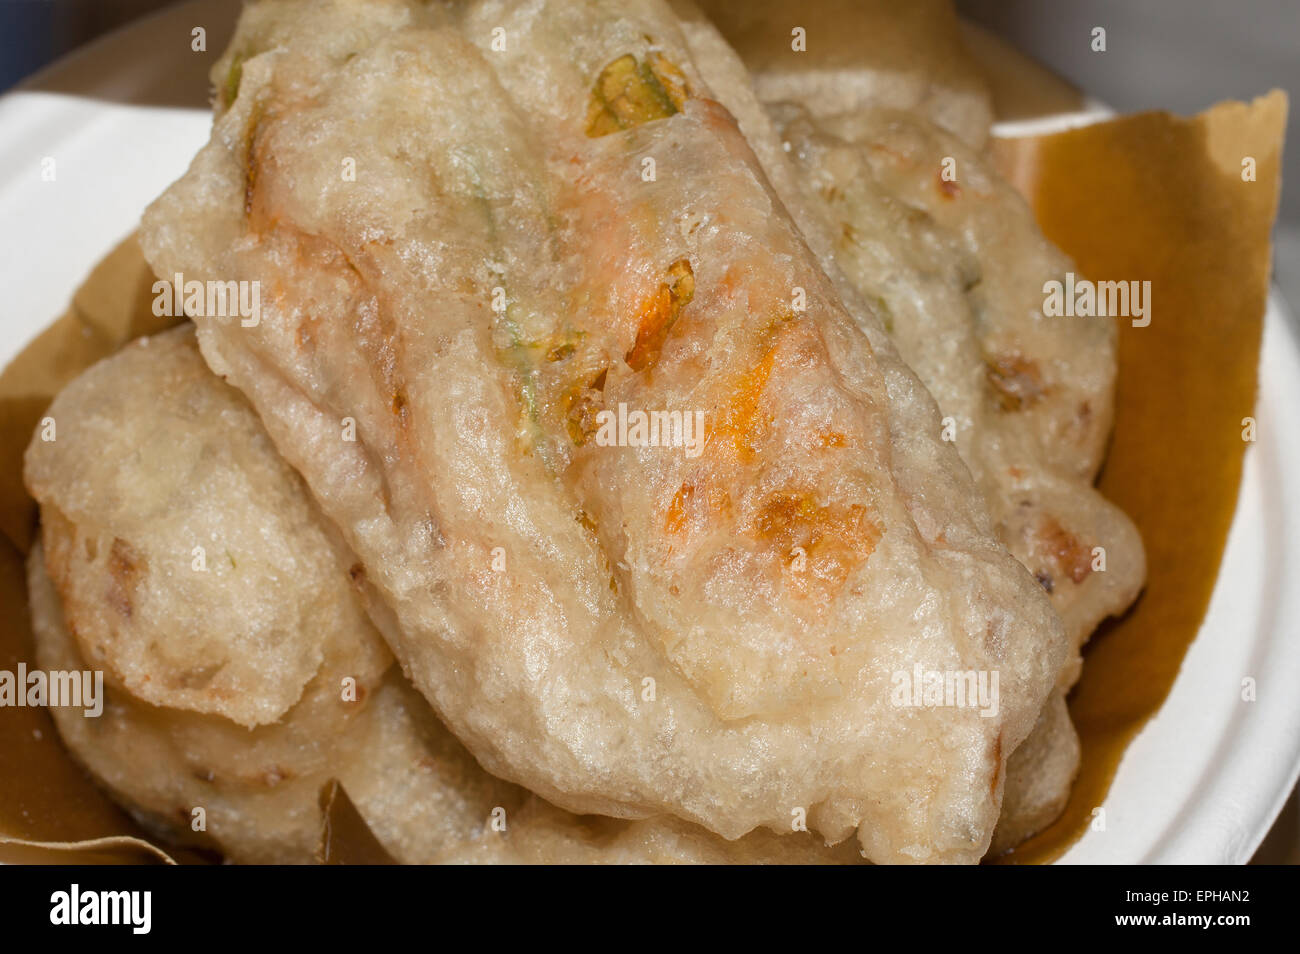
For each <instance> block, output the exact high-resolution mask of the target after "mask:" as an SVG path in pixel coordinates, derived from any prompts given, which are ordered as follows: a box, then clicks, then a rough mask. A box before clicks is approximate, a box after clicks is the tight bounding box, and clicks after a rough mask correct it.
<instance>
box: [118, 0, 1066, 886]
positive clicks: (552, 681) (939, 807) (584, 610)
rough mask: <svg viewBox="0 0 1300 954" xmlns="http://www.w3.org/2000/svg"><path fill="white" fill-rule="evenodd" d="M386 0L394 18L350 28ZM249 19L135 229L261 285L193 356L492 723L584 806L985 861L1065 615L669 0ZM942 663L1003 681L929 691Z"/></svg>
mask: <svg viewBox="0 0 1300 954" xmlns="http://www.w3.org/2000/svg"><path fill="white" fill-rule="evenodd" d="M369 7H374V8H376V9H379V10H382V11H383V17H384V18H386V19H385V20H384V22H385V23H393V24H397V23H404V24H405V25H404V26H401V27H394V28H393V29H392V30H390V31H388V32H385V33H383V34H382V35H375V34H374V33H373V32H371V33H363V32H358V33H356V34H350V35H349V36H350V38H351V39H353V40H354V41H355V42H351V43H346V44H340V43H337V42H334V41H333V40H331V41H329V42H326V41H324V40H323V39H322V37H327V36H328V37H334V36H338V35H340V31H339V30H338V29H335V27H337V26H338V24H339V23H344V24H346V22H348V18H349V17H355V16H356V15H358V11H359V10H362V9H365V8H369ZM375 22H378V18H376V21H375ZM271 23H275V24H276V25H275V26H273V27H272V26H269V25H268V24H271ZM286 23H288V24H289V25H288V26H286V25H285V24H286ZM232 50H233V51H235V52H233V53H232V54H230V55H228V56H227V57H226V58H225V60H223V62H222V63H221V64H219V66H218V71H219V72H218V75H219V77H234V82H233V83H232V84H231V85H232V86H233V88H232V89H231V95H229V96H227V97H225V100H224V102H223V110H222V112H221V113H220V115H219V117H218V119H217V122H216V125H215V127H214V132H213V137H212V140H211V142H210V143H209V145H208V146H206V147H205V148H204V150H203V151H202V152H201V153H200V155H199V156H198V157H197V158H196V160H195V162H194V164H193V166H192V167H191V170H190V171H189V173H188V174H187V175H186V176H185V177H184V178H183V179H182V180H181V181H180V182H178V183H177V184H176V185H175V186H173V187H172V189H170V190H169V191H168V192H167V193H166V194H165V195H164V196H163V197H162V198H161V199H160V200H159V201H158V202H157V203H155V205H154V206H153V207H151V209H150V210H149V212H148V213H147V215H146V218H145V222H144V229H143V233H142V244H143V245H144V247H145V249H146V253H147V255H148V256H149V258H150V261H151V262H152V264H153V265H154V267H155V269H156V270H157V271H158V272H159V273H160V274H164V275H170V274H173V273H176V272H180V273H184V275H185V276H186V277H187V278H194V279H199V280H219V281H230V280H236V281H257V282H259V283H260V287H261V288H262V289H263V294H262V302H263V307H262V313H261V316H260V323H258V324H257V325H256V326H255V327H245V326H244V325H242V324H241V323H240V322H238V321H232V320H229V319H227V318H223V317H220V316H212V315H198V316H196V322H197V324H198V326H199V337H200V343H201V345H202V348H203V352H204V356H205V357H206V358H207V360H208V362H209V364H210V365H211V366H212V367H213V368H214V369H215V370H216V371H218V372H219V373H220V374H222V375H223V376H226V377H228V379H229V380H230V382H231V383H232V384H234V385H235V386H237V387H238V388H240V389H241V390H242V391H244V392H245V394H246V395H247V396H248V397H249V399H250V400H251V402H252V404H253V405H254V406H255V408H256V409H257V411H258V413H259V414H260V416H261V417H262V420H263V422H264V423H265V425H266V427H267V430H268V432H269V433H270V434H271V436H272V438H273V439H274V440H275V442H276V444H277V446H278V447H279V449H280V450H281V452H282V453H283V454H284V456H285V457H286V459H288V460H289V461H290V462H291V463H292V464H293V466H294V467H295V468H296V469H297V470H299V471H300V472H301V473H302V474H303V475H304V477H305V479H306V481H307V483H308V484H309V486H310V487H311V490H312V493H313V495H314V496H315V498H316V500H317V501H318V502H319V504H320V506H321V508H322V510H323V511H324V512H325V513H326V514H327V515H328V516H329V517H330V518H331V520H332V521H333V522H335V523H336V524H337V525H338V526H339V528H340V530H341V531H342V534H343V536H344V537H345V539H346V540H347V542H348V544H349V545H350V547H351V548H352V549H353V550H354V551H355V552H356V553H357V555H358V557H359V559H360V561H361V562H362V564H363V566H364V568H365V572H366V575H367V579H368V580H369V582H370V584H371V585H372V586H373V587H374V591H375V593H376V595H377V597H378V598H379V599H380V600H382V603H383V605H384V607H386V609H387V610H388V611H390V614H381V616H380V620H381V628H382V629H383V631H384V635H385V637H386V639H387V640H388V642H389V643H390V645H391V646H392V647H393V649H394V652H395V653H396V655H397V656H398V657H399V659H401V661H402V663H403V666H404V667H405V668H406V669H407V670H408V672H409V673H410V674H411V677H412V679H413V680H414V682H415V684H416V686H417V688H419V689H420V691H421V692H422V693H423V694H424V695H425V696H426V697H427V698H428V699H429V700H430V701H431V702H432V703H433V704H434V706H435V707H436V708H437V709H438V711H439V712H440V714H441V715H442V716H443V717H444V718H445V720H446V721H447V722H448V724H449V725H450V726H451V728H452V729H453V731H454V732H455V733H456V734H457V735H458V736H459V737H460V738H461V739H462V740H463V741H464V742H465V743H466V745H467V746H468V747H469V748H470V750H471V751H472V752H474V754H475V756H476V757H477V758H478V759H479V760H480V761H481V762H482V763H483V764H484V765H485V766H486V767H487V768H489V769H490V770H492V771H493V772H495V773H497V774H499V775H501V776H503V777H506V778H509V779H511V780H514V781H517V782H520V783H523V784H525V785H527V786H528V787H530V788H532V789H534V790H535V791H537V792H539V793H540V794H542V795H544V796H546V797H547V798H549V799H551V800H553V801H555V802H556V803H557V804H560V805H563V806H565V807H567V808H569V809H571V810H575V811H584V812H586V811H598V812H602V813H606V814H610V815H621V816H628V817H636V816H643V815H647V814H653V813H658V812H664V813H670V814H674V815H677V816H679V817H681V818H685V819H689V820H692V821H696V822H698V823H700V824H703V825H704V826H706V827H708V828H710V829H712V830H714V831H716V832H719V833H721V834H724V835H728V836H736V835H740V834H743V833H744V832H747V831H750V830H752V829H753V828H755V827H757V826H760V825H765V826H768V827H771V828H773V829H774V830H779V831H786V830H788V829H789V827H790V824H791V818H792V817H796V818H797V817H800V816H801V815H802V814H804V813H806V814H807V817H808V819H809V823H810V825H811V826H812V827H813V828H815V829H816V830H818V831H820V832H821V833H822V834H824V835H825V836H827V837H828V838H830V839H832V840H838V839H841V838H843V837H845V836H847V835H848V834H850V833H852V832H853V831H854V830H855V829H856V830H857V832H858V835H859V838H860V840H861V843H862V845H863V847H864V849H865V850H866V852H867V855H868V857H870V858H872V859H874V860H881V861H885V860H932V861H933V860H953V861H973V860H976V859H977V858H978V857H980V855H981V854H982V853H983V852H984V850H985V848H986V847H987V845H988V843H989V839H990V835H991V832H992V828H993V825H994V822H995V821H996V818H997V815H998V806H999V801H1000V796H1001V787H1002V780H1003V774H1004V767H1005V761H1006V758H1007V756H1008V755H1009V753H1010V752H1011V751H1012V750H1014V748H1015V747H1016V746H1017V745H1018V744H1019V743H1020V741H1021V740H1022V739H1023V738H1024V737H1025V736H1026V735H1027V734H1028V732H1029V730H1030V727H1031V725H1032V724H1033V722H1034V720H1035V718H1036V716H1037V714H1038V712H1039V710H1040V708H1041V706H1042V704H1043V702H1044V700H1045V699H1046V697H1047V694H1048V692H1049V691H1050V689H1051V687H1052V685H1053V683H1054V682H1055V679H1056V675H1057V673H1058V671H1059V670H1060V668H1061V665H1062V662H1063V659H1064V654H1065V648H1066V647H1065V640H1064V634H1063V633H1062V631H1061V626H1060V623H1059V621H1058V620H1057V618H1056V617H1055V614H1054V613H1053V612H1052V611H1051V608H1050V606H1049V605H1048V602H1047V600H1046V598H1045V596H1044V594H1043V593H1042V591H1041V589H1040V588H1039V587H1038V586H1037V585H1036V584H1035V583H1034V582H1033V580H1032V578H1031V577H1029V576H1028V574H1026V573H1025V571H1024V570H1023V568H1022V567H1020V566H1019V565H1018V564H1016V563H1015V561H1014V560H1013V559H1011V558H1010V556H1009V555H1008V554H1007V553H1006V551H1005V550H1004V549H1003V548H1002V547H1001V546H1000V545H999V544H998V543H997V541H996V539H995V538H994V537H993V535H992V531H991V528H990V526H989V524H988V522H987V517H986V515H985V513H984V509H983V504H982V503H981V501H980V499H979V496H978V493H977V491H976V488H975V487H974V485H973V484H972V483H971V481H970V478H969V475H968V473H967V471H966V469H965V467H964V465H963V464H962V463H961V461H960V459H959V458H958V456H957V454H956V453H955V451H954V450H953V449H952V448H951V447H950V446H949V445H947V444H945V443H944V442H943V440H942V439H941V428H940V422H939V415H938V412H937V410H936V408H935V406H934V404H933V401H932V400H931V398H930V397H929V395H928V394H927V393H926V392H925V390H924V388H923V387H922V385H921V384H920V382H919V381H918V380H917V379H916V377H915V375H913V374H912V372H911V371H910V370H909V369H908V368H907V367H906V366H905V365H904V364H903V363H902V361H901V360H900V359H899V358H898V356H897V354H896V352H895V351H894V349H893V346H892V345H891V344H890V342H889V340H888V338H887V336H885V335H884V333H883V332H879V331H878V329H873V330H871V331H870V332H869V333H864V332H863V330H862V325H861V323H860V322H859V321H858V320H857V316H855V315H854V314H851V313H850V311H849V310H848V309H846V303H845V301H844V300H843V298H842V296H841V295H840V294H838V293H837V290H836V288H835V286H834V284H833V282H832V281H831V279H830V278H828V276H827V274H826V272H825V271H824V270H823V265H822V264H821V263H819V261H818V260H817V258H816V257H815V256H814V255H813V254H811V253H810V252H809V250H808V248H807V245H806V244H805V241H804V237H803V236H802V235H801V234H800V232H799V231H798V230H797V229H796V228H795V226H794V224H793V223H792V222H791V221H790V219H789V218H788V216H787V215H786V213H785V210H784V209H783V207H782V205H781V203H780V202H779V201H778V200H777V198H776V197H775V195H774V194H773V192H772V191H771V188H770V187H769V185H768V182H767V179H766V177H765V175H764V172H763V169H762V168H761V167H760V165H759V163H758V162H757V161H756V159H755V157H754V155H753V152H752V151H751V149H750V146H749V144H748V143H747V142H746V140H745V138H744V137H743V136H742V135H741V134H740V133H739V131H738V130H737V127H736V124H735V121H734V120H733V118H732V117H731V115H730V114H729V113H728V112H727V111H726V110H725V109H724V108H722V107H721V106H720V105H719V104H718V103H717V102H716V101H714V100H713V99H712V98H711V97H710V91H709V88H708V86H707V84H706V82H705V81H704V79H703V78H702V76H701V74H700V72H699V70H698V69H697V68H696V64H695V63H694V62H693V60H692V58H691V56H690V54H689V52H688V50H687V48H686V45H685V42H684V41H683V39H682V37H681V35H680V33H679V32H678V30H677V26H676V23H675V20H674V18H673V16H672V15H671V13H670V11H669V10H668V9H667V8H666V7H665V6H664V5H663V4H661V3H658V2H648V0H647V2H643V3H642V2H632V3H621V4H617V5H615V4H609V3H598V2H578V0H571V2H558V0H556V2H541V3H535V4H529V5H527V6H524V7H520V6H518V5H514V4H502V3H472V4H466V5H455V6H454V7H445V6H443V5H439V4H400V3H395V2H394V3H378V2H371V3H334V4H313V5H309V6H306V7H304V6H302V5H299V4H263V5H254V6H252V7H251V8H250V14H249V15H248V16H247V18H246V20H245V21H244V26H243V27H241V29H240V31H239V32H238V33H237V36H236V39H235V41H234V45H233V47H232ZM235 56H238V57H240V59H239V67H238V70H235V69H234V62H235V59H234V57H235ZM628 411H631V412H644V413H647V414H648V413H649V412H668V413H670V414H671V413H672V412H676V413H678V414H680V415H681V417H680V420H681V421H682V422H685V421H687V420H695V419H697V418H696V417H695V415H696V412H699V413H702V414H703V416H704V420H703V435H704V439H703V441H702V442H692V441H690V440H689V439H683V440H680V441H676V442H674V441H672V440H668V441H654V440H650V439H648V437H647V435H646V434H645V433H643V432H641V433H639V432H638V431H637V430H636V429H635V428H624V427H623V426H621V425H620V426H619V427H617V428H612V429H611V427H610V421H611V415H614V416H615V417H617V418H618V419H619V420H623V419H625V416H626V414H627V412H628ZM665 420H669V421H671V418H666V419H665ZM350 426H354V428H355V440H350V439H349V437H348V435H349V433H350V431H349V427H350ZM676 433H677V435H678V437H679V438H689V435H686V434H685V433H684V432H683V431H682V430H681V427H678V429H677V432H676ZM638 434H639V436H638ZM661 436H662V435H661ZM665 443H666V444H668V445H669V446H663V445H664V444H665ZM675 444H676V445H684V446H674V445H675ZM611 445H614V446H611ZM618 445H625V446H618ZM916 667H920V668H921V670H923V671H927V672H935V673H940V674H943V673H947V674H950V675H955V674H966V673H969V674H971V675H972V676H975V675H979V674H984V677H985V678H987V677H989V676H991V675H993V674H996V675H997V677H998V679H999V686H1000V701H999V704H998V705H996V706H994V707H988V706H986V707H984V708H983V709H982V710H981V708H978V707H976V706H973V705H966V706H959V705H927V704H905V702H900V695H899V693H897V692H896V691H891V690H896V689H897V686H898V677H899V676H900V675H903V674H909V673H911V672H913V671H914V669H915V668H916ZM903 698H911V697H910V696H907V694H904V697H903ZM918 698H919V694H918Z"/></svg>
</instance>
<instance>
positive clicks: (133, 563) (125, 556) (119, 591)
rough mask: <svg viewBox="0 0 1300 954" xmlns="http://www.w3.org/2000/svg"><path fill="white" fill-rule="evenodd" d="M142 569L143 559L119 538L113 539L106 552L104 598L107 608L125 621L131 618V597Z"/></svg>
mask: <svg viewBox="0 0 1300 954" xmlns="http://www.w3.org/2000/svg"><path fill="white" fill-rule="evenodd" d="M143 567H144V560H143V558H142V557H141V556H140V555H139V554H138V553H136V551H135V549H134V548H133V547H132V546H131V544H129V543H127V542H126V541H125V540H123V539H122V538H121V537H114V538H113V545H112V547H110V548H109V551H108V576H109V581H108V592H107V593H105V594H104V597H105V599H106V600H107V601H108V605H109V606H111V607H113V609H115V610H117V612H118V613H120V614H121V615H122V616H125V617H126V618H127V619H130V618H131V612H132V597H133V594H134V592H135V587H136V584H137V583H138V582H139V580H140V572H141V570H142V569H143Z"/></svg>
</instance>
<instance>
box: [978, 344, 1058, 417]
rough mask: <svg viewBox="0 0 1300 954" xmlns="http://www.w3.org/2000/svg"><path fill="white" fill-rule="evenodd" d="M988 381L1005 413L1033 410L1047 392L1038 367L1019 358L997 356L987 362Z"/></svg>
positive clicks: (1027, 360)
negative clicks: (1028, 408)
mask: <svg viewBox="0 0 1300 954" xmlns="http://www.w3.org/2000/svg"><path fill="white" fill-rule="evenodd" d="M984 363H985V366H986V377H987V378H988V382H989V385H990V386H991V387H992V388H993V391H994V394H995V396H996V397H997V401H998V406H999V407H1000V408H1001V409H1002V410H1004V411H1019V410H1022V409H1023V408H1026V407H1029V406H1030V405H1032V404H1033V403H1035V402H1036V401H1037V400H1038V399H1039V398H1041V397H1042V396H1043V393H1044V391H1045V390H1046V389H1045V388H1044V386H1043V379H1042V375H1041V374H1040V373H1039V370H1038V365H1036V364H1034V362H1032V361H1030V360H1029V359H1028V358H1025V357H1023V356H1021V355H1018V354H1009V355H993V356H992V357H986V358H985V359H984Z"/></svg>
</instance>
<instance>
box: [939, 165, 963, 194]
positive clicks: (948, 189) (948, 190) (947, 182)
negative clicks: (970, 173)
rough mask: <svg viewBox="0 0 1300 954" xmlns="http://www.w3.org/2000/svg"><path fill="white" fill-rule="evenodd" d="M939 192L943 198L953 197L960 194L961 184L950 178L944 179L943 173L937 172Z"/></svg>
mask: <svg viewBox="0 0 1300 954" xmlns="http://www.w3.org/2000/svg"><path fill="white" fill-rule="evenodd" d="M938 181H939V194H940V195H941V196H943V197H944V198H945V199H955V198H957V196H959V195H961V186H959V185H958V184H957V183H955V182H953V181H952V180H951V179H945V178H944V177H943V173H942V172H940V173H939V180H938Z"/></svg>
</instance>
